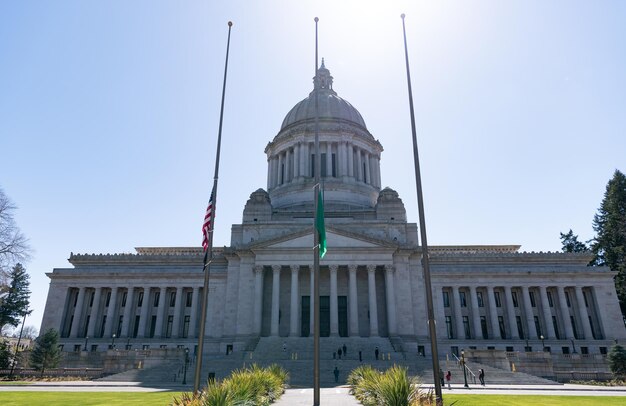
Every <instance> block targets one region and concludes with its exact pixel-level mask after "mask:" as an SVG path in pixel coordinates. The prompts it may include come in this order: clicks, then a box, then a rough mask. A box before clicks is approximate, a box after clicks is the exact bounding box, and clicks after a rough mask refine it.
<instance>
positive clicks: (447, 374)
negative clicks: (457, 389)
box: [446, 371, 452, 390]
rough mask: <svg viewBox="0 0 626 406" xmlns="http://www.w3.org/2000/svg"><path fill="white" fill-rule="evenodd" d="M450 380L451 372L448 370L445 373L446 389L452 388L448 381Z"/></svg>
mask: <svg viewBox="0 0 626 406" xmlns="http://www.w3.org/2000/svg"><path fill="white" fill-rule="evenodd" d="M451 380H452V373H451V372H450V371H448V372H447V373H446V382H448V389H450V390H452V385H450V381H451Z"/></svg>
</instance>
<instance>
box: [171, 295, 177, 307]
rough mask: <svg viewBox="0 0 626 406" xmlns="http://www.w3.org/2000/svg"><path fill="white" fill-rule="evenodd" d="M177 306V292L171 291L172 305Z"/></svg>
mask: <svg viewBox="0 0 626 406" xmlns="http://www.w3.org/2000/svg"><path fill="white" fill-rule="evenodd" d="M174 306H176V292H171V293H170V307H174Z"/></svg>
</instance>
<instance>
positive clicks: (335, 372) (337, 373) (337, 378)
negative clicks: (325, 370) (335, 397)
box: [333, 366, 339, 383]
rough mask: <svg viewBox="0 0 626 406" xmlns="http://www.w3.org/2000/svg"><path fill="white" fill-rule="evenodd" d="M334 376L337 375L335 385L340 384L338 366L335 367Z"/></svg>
mask: <svg viewBox="0 0 626 406" xmlns="http://www.w3.org/2000/svg"><path fill="white" fill-rule="evenodd" d="M333 374H335V383H339V369H337V366H335V370H334V371H333Z"/></svg>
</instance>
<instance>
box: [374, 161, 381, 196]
mask: <svg viewBox="0 0 626 406" xmlns="http://www.w3.org/2000/svg"><path fill="white" fill-rule="evenodd" d="M374 166H375V168H376V187H378V188H380V187H382V186H381V181H380V156H378V155H377V156H376V159H375V160H374Z"/></svg>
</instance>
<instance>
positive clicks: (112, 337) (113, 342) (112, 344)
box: [111, 334, 116, 349]
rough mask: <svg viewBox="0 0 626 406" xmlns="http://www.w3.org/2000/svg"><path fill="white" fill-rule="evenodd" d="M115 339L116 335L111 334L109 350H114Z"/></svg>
mask: <svg viewBox="0 0 626 406" xmlns="http://www.w3.org/2000/svg"><path fill="white" fill-rule="evenodd" d="M115 337H116V335H115V334H113V335H112V336H111V349H114V348H115Z"/></svg>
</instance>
